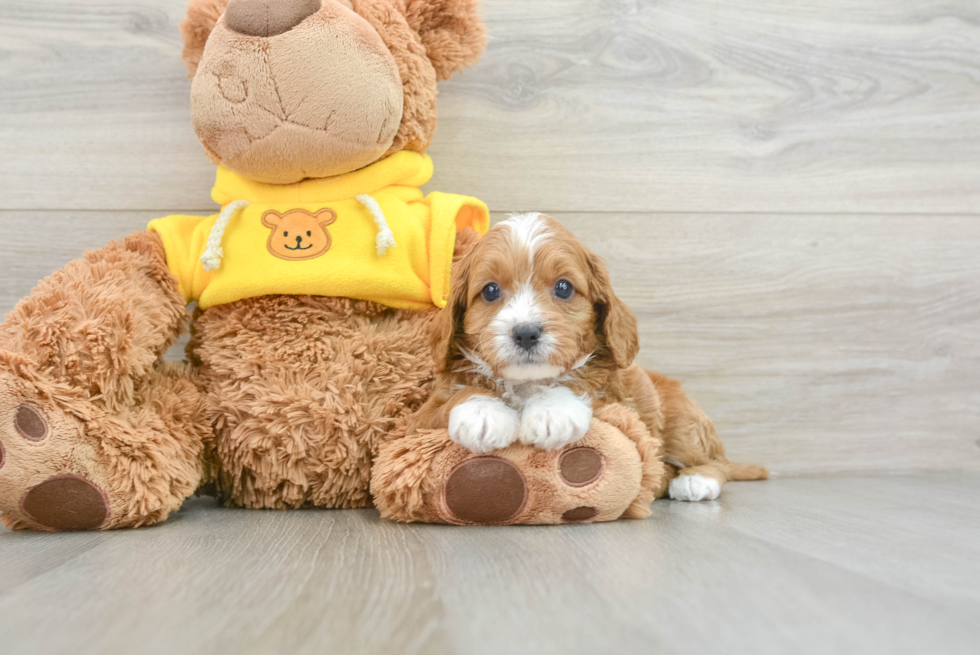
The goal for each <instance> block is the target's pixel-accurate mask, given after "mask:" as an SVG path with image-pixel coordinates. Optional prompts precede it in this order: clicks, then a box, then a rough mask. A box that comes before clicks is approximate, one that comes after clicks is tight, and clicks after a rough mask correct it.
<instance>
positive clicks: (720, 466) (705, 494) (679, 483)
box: [667, 459, 769, 501]
mask: <svg viewBox="0 0 980 655" xmlns="http://www.w3.org/2000/svg"><path fill="white" fill-rule="evenodd" d="M768 477H769V471H767V470H766V469H765V468H763V467H762V466H758V465H756V464H738V463H735V462H729V461H728V460H724V459H720V460H713V461H710V462H707V463H705V464H700V465H698V466H689V467H687V468H682V469H681V470H680V471H678V472H677V477H675V478H674V479H673V480H671V481H670V486H669V487H668V488H667V493H668V494H669V495H670V498H671V500H687V501H699V500H715V499H716V498H718V495H719V494H720V493H721V487H722V485H724V484H725V483H726V482H728V481H729V480H765V479H766V478H768Z"/></svg>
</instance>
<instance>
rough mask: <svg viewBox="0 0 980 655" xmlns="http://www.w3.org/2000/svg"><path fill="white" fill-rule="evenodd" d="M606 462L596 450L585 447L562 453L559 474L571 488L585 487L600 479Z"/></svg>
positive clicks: (559, 461)
mask: <svg viewBox="0 0 980 655" xmlns="http://www.w3.org/2000/svg"><path fill="white" fill-rule="evenodd" d="M604 466H605V460H603V458H602V455H601V454H599V451H598V450H596V449H595V448H588V447H585V446H582V447H578V448H572V449H571V450H567V451H565V452H564V453H562V455H561V458H560V459H559V460H558V473H559V474H560V475H561V479H562V480H563V481H564V482H565V484H567V485H568V486H570V487H584V486H585V485H587V484H591V483H593V482H595V481H596V480H598V479H599V476H600V475H601V474H602V469H603V467H604Z"/></svg>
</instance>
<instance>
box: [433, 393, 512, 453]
mask: <svg viewBox="0 0 980 655" xmlns="http://www.w3.org/2000/svg"><path fill="white" fill-rule="evenodd" d="M519 427H520V417H519V416H518V414H517V412H516V411H514V410H513V409H511V408H510V407H508V406H507V405H505V404H504V403H503V401H501V400H500V399H498V398H490V397H489V396H473V397H472V398H470V399H468V400H466V401H465V402H462V403H460V404H459V405H456V406H455V407H453V409H452V411H451V412H449V438H450V439H452V440H453V441H455V442H456V443H458V444H459V445H460V446H462V447H463V448H466V449H467V450H469V451H471V452H474V453H488V452H490V451H491V450H497V449H498V448H506V447H507V446H509V445H510V444H512V443H514V441H515V440H516V439H517V430H518V428H519Z"/></svg>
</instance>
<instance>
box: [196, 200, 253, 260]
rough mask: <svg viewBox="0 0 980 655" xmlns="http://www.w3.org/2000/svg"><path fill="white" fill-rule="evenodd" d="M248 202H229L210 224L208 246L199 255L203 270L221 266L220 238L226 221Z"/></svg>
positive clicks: (223, 232)
mask: <svg viewBox="0 0 980 655" xmlns="http://www.w3.org/2000/svg"><path fill="white" fill-rule="evenodd" d="M249 204H250V203H249V202H248V200H236V201H234V202H229V203H228V204H227V205H225V208H224V209H222V210H221V215H220V216H218V220H216V221H215V222H214V225H213V226H211V233H210V234H209V235H208V246H207V248H206V249H205V250H204V254H203V255H201V263H202V264H204V270H205V271H216V270H218V267H220V266H221V258H222V257H224V256H225V252H224V250H222V249H221V239H222V238H223V237H224V235H225V228H226V227H228V222H229V221H231V219H232V218H234V217H235V216H236V215H237V214H238V212H240V211H242V210H243V209H245V208H246V207H248V206H249Z"/></svg>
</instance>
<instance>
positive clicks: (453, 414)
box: [412, 213, 768, 501]
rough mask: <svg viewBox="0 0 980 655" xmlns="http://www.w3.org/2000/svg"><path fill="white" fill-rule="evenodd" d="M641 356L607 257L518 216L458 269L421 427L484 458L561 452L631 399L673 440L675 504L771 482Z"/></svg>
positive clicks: (437, 333) (534, 217)
mask: <svg viewBox="0 0 980 655" xmlns="http://www.w3.org/2000/svg"><path fill="white" fill-rule="evenodd" d="M638 350H639V339H638V335H637V324H636V317H635V316H634V315H633V312H632V311H631V310H630V309H629V307H627V306H626V305H624V304H623V303H622V302H621V301H620V300H619V299H618V298H617V297H616V295H615V294H614V293H613V291H612V288H611V287H610V283H609V273H608V270H607V269H606V265H605V263H604V262H603V261H602V259H600V258H599V257H598V256H596V255H595V254H594V253H593V252H592V251H590V250H589V249H588V248H586V247H585V246H584V245H583V244H582V243H581V242H580V241H579V240H578V239H576V238H575V236H573V235H572V233H571V232H569V231H568V230H567V229H565V227H563V226H562V225H561V224H560V223H558V222H557V221H556V220H554V219H553V218H550V217H548V216H544V215H542V214H537V213H531V214H522V215H516V216H513V217H511V218H510V219H508V220H505V221H503V222H501V223H499V224H497V225H496V226H494V227H493V228H492V229H491V230H490V231H489V232H488V233H487V235H486V236H484V237H483V239H481V240H480V241H479V242H478V243H477V244H476V246H475V247H474V248H473V250H472V251H471V252H470V254H469V255H468V256H467V257H466V258H465V259H463V260H462V261H461V262H459V263H458V264H457V265H456V266H455V267H454V270H453V277H452V283H451V289H450V297H449V301H448V305H447V307H446V308H445V309H444V310H442V312H441V313H440V314H439V316H438V317H437V319H436V323H435V329H434V353H435V358H436V369H437V372H438V377H437V380H436V385H435V387H434V389H433V393H432V396H431V397H430V398H429V400H428V401H427V402H426V404H425V405H424V406H423V407H422V408H421V409H420V410H419V412H418V414H416V416H415V417H414V419H413V421H412V423H413V425H414V427H417V428H448V430H449V436H450V438H451V439H452V440H453V441H455V442H456V443H458V444H460V445H462V446H464V447H465V448H467V449H469V450H470V451H472V452H475V453H484V452H489V451H492V450H496V449H498V448H504V447H506V446H509V445H510V444H512V443H514V442H515V441H519V442H521V443H524V444H530V445H533V446H537V447H539V448H544V449H548V450H553V449H558V448H562V447H564V446H566V445H568V444H571V443H574V442H575V441H578V440H579V439H581V438H582V437H583V436H584V435H585V433H586V432H587V431H588V430H589V424H590V421H591V419H592V412H593V410H594V409H597V408H599V407H601V406H602V405H604V404H611V403H620V404H623V405H626V406H628V407H631V408H632V409H633V410H635V411H636V412H637V414H639V416H640V418H641V419H642V420H643V422H644V423H645V424H646V425H647V427H648V428H649V430H650V432H651V434H652V435H653V436H654V437H659V440H660V441H661V442H662V443H663V453H662V456H663V460H664V462H665V463H666V464H667V466H666V468H667V471H668V475H667V480H669V487H668V491H669V494H670V497H671V498H674V499H676V500H690V501H696V500H713V499H715V498H717V497H718V494H719V493H720V492H721V486H722V485H723V484H724V483H725V482H726V481H727V480H756V479H763V478H765V477H767V476H768V473H767V471H766V470H765V469H764V468H762V467H761V466H755V465H745V464H735V463H732V462H729V461H728V460H727V459H725V451H724V448H723V447H722V445H721V441H719V439H718V435H717V433H716V432H715V428H714V425H713V424H712V422H711V421H710V420H709V419H708V417H707V416H705V414H704V413H703V412H702V411H701V410H700V409H699V408H698V407H697V406H696V405H695V404H694V403H693V402H691V400H690V399H688V397H687V395H686V394H685V393H684V392H683V391H681V389H680V385H679V384H678V383H677V382H675V381H673V380H670V379H668V378H666V377H663V376H662V375H658V374H657V373H651V372H648V371H645V370H643V369H642V368H640V367H639V366H637V365H634V364H633V359H634V358H635V357H636V354H637V351H638ZM663 491H664V490H663V489H660V490H659V493H658V495H662V493H663Z"/></svg>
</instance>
